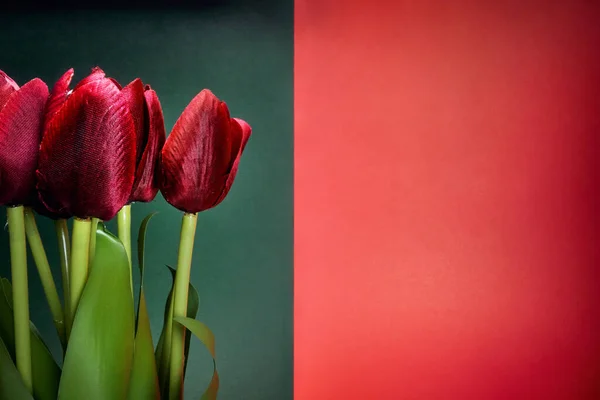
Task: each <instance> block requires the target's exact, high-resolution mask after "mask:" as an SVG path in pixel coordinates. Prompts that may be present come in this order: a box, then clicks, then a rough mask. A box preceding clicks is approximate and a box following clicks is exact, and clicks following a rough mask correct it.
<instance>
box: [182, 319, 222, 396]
mask: <svg viewBox="0 0 600 400" xmlns="http://www.w3.org/2000/svg"><path fill="white" fill-rule="evenodd" d="M173 320H174V321H176V322H178V323H180V324H181V325H183V326H185V327H186V328H187V329H188V331H191V332H192V333H193V334H194V335H195V336H196V337H197V338H198V339H200V341H201V342H202V344H204V346H206V348H207V349H208V351H209V352H210V355H211V356H212V358H213V376H212V379H211V381H210V384H209V385H208V388H207V389H206V391H205V392H204V394H203V395H202V397H201V398H200V400H215V399H216V398H217V393H218V392H219V374H218V373H217V361H216V358H217V357H216V355H215V335H213V333H212V332H211V330H210V329H208V326H206V325H205V324H203V323H202V322H200V321H197V320H195V319H192V318H183V317H175V318H174V319H173Z"/></svg>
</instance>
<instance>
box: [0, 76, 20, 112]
mask: <svg viewBox="0 0 600 400" xmlns="http://www.w3.org/2000/svg"><path fill="white" fill-rule="evenodd" d="M17 90H19V85H17V83H16V82H15V81H13V80H12V79H11V78H10V76H8V75H6V74H5V73H4V72H3V71H2V70H0V110H1V109H2V107H4V105H5V104H6V102H7V101H8V98H9V97H10V95H11V94H13V93H14V92H16V91H17Z"/></svg>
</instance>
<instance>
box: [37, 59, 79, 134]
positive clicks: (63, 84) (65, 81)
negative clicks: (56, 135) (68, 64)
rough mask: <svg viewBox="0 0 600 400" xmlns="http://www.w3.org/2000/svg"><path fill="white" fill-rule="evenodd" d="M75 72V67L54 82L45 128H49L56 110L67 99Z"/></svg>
mask: <svg viewBox="0 0 600 400" xmlns="http://www.w3.org/2000/svg"><path fill="white" fill-rule="evenodd" d="M74 73H75V71H74V70H73V68H71V69H69V70H68V71H67V72H65V73H64V74H63V76H61V77H60V79H59V80H58V81H56V83H55V84H54V87H53V88H52V92H51V93H50V98H49V99H48V103H47V104H46V116H45V119H44V130H46V129H47V128H48V125H50V121H51V120H52V117H53V116H54V114H56V112H57V111H58V110H59V109H60V108H61V107H62V105H63V104H64V103H65V101H66V100H67V97H68V92H69V85H70V84H71V80H72V79H73V74H74Z"/></svg>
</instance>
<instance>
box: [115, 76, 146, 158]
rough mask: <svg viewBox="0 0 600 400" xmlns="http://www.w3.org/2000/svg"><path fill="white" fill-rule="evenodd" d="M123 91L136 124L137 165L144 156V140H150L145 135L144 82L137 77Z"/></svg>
mask: <svg viewBox="0 0 600 400" xmlns="http://www.w3.org/2000/svg"><path fill="white" fill-rule="evenodd" d="M121 93H122V94H123V96H125V98H126V99H127V104H129V111H130V112H131V116H132V117H133V124H134V125H135V143H136V145H135V154H136V157H135V161H136V165H138V164H139V162H140V160H141V158H142V152H143V149H144V144H145V143H144V142H145V141H147V140H148V139H147V137H145V135H144V112H145V108H146V107H145V104H144V103H145V99H144V84H143V83H142V81H141V80H140V79H139V78H137V79H135V80H134V81H133V82H131V83H130V84H129V85H127V86H125V87H124V88H123V90H122V91H121Z"/></svg>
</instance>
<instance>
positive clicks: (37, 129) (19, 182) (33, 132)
mask: <svg viewBox="0 0 600 400" xmlns="http://www.w3.org/2000/svg"><path fill="white" fill-rule="evenodd" d="M47 100H48V87H47V86H46V84H45V83H44V82H42V81H41V80H40V79H38V78H35V79H33V80H31V81H30V82H28V83H26V84H25V85H23V87H21V88H19V86H18V85H17V84H16V83H15V82H14V81H13V80H12V79H11V78H9V77H8V76H7V75H6V74H5V73H4V72H2V71H0V204H2V205H31V204H32V202H33V201H34V199H35V169H36V166H37V160H38V152H39V147H40V141H41V140H42V124H43V119H44V107H45V105H46V101H47Z"/></svg>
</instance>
